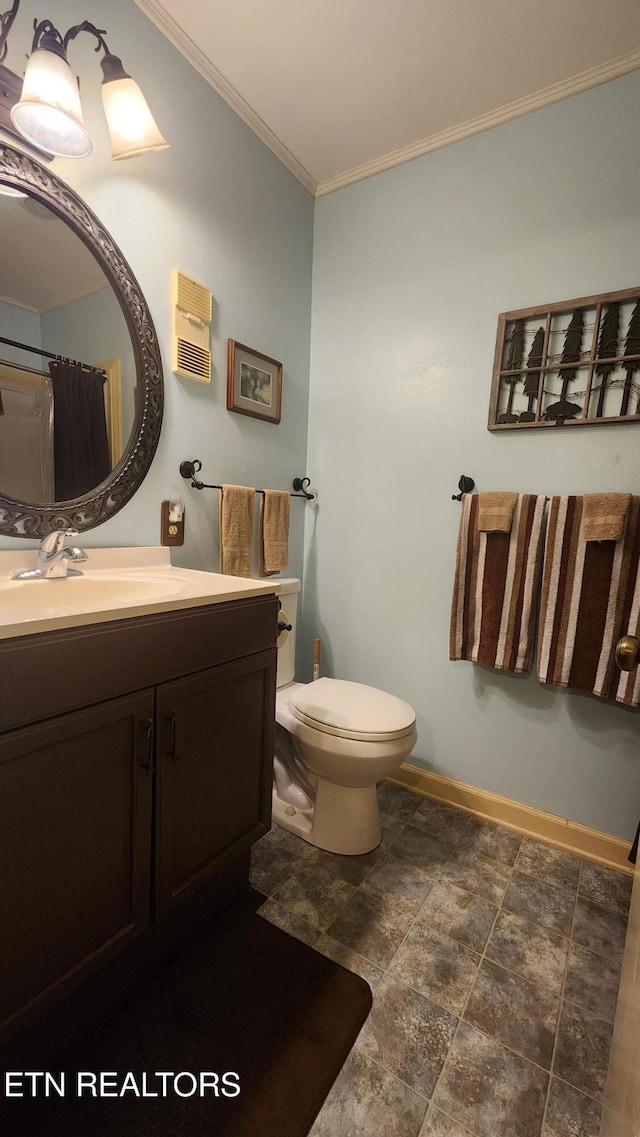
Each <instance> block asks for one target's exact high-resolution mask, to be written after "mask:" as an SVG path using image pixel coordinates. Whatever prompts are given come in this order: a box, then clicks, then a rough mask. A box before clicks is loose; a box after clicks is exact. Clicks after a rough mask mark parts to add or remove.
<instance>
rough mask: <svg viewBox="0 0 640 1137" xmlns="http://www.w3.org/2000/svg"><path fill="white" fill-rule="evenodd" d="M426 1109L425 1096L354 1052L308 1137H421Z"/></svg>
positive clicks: (364, 1056)
mask: <svg viewBox="0 0 640 1137" xmlns="http://www.w3.org/2000/svg"><path fill="white" fill-rule="evenodd" d="M426 1108H427V1103H426V1101H425V1099H424V1098H423V1097H421V1096H420V1095H419V1094H417V1093H415V1092H414V1090H411V1089H409V1087H408V1086H405V1085H404V1083H403V1082H401V1081H399V1079H398V1078H395V1077H394V1076H393V1074H390V1073H389V1072H388V1070H383V1068H382V1066H379V1065H378V1063H377V1062H372V1061H371V1060H370V1059H369V1058H367V1056H366V1055H365V1054H361V1053H360V1051H359V1050H352V1051H351V1053H350V1055H349V1057H348V1058H347V1060H346V1062H345V1064H344V1066H343V1067H342V1070H341V1071H340V1073H339V1075H338V1077H337V1079H336V1081H335V1082H334V1085H333V1088H332V1090H331V1092H330V1094H329V1096H328V1098H327V1100H326V1102H325V1103H324V1105H323V1107H322V1109H321V1111H320V1113H319V1114H318V1117H317V1119H316V1122H315V1125H314V1126H313V1129H312V1130H311V1133H310V1135H309V1137H336V1135H337V1134H341V1137H373V1135H374V1134H376V1135H377V1134H380V1135H381V1134H384V1137H418V1134H419V1132H420V1127H421V1125H422V1121H423V1118H424V1115H425V1112H426Z"/></svg>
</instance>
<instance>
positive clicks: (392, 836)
mask: <svg viewBox="0 0 640 1137" xmlns="http://www.w3.org/2000/svg"><path fill="white" fill-rule="evenodd" d="M405 825H406V821H402V820H401V818H399V817H393V815H392V814H391V813H380V828H381V830H382V837H381V839H380V844H379V845H378V848H379V849H380V850H381V851H382V852H383V853H388V852H389V849H390V848H391V846H392V845H393V843H394V841H397V839H398V837H399V836H400V834H401V833H402V830H403V829H404V827H405Z"/></svg>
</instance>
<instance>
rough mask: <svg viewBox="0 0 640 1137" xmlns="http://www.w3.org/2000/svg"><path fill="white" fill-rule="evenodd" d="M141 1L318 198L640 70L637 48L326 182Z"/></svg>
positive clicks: (169, 21) (155, 8)
mask: <svg viewBox="0 0 640 1137" xmlns="http://www.w3.org/2000/svg"><path fill="white" fill-rule="evenodd" d="M135 3H136V4H137V6H138V8H140V9H141V11H143V12H144V13H145V15H146V16H148V18H149V19H150V20H151V21H152V23H154V24H155V25H156V27H157V28H159V29H160V31H161V32H162V33H163V35H165V36H166V37H167V39H168V40H169V41H170V42H171V43H172V44H173V45H174V47H176V48H177V49H178V51H179V52H180V53H181V54H182V55H184V57H185V58H186V59H187V60H188V61H189V63H191V65H192V66H193V67H195V69H196V71H198V72H199V74H200V75H202V77H203V79H206V81H207V82H208V83H209V84H210V85H211V86H212V87H213V88H214V90H215V91H217V92H218V94H219V95H220V96H221V97H222V98H223V99H224V100H225V102H226V103H228V104H229V106H230V107H231V108H232V109H233V110H234V111H235V112H236V114H237V115H239V116H240V118H241V119H242V121H243V122H245V123H246V124H247V126H249V127H250V128H251V130H253V132H254V134H257V136H258V138H260V139H261V140H262V141H263V142H264V143H265V145H266V146H268V147H269V149H270V150H271V151H272V152H273V153H274V154H275V156H276V157H277V158H279V159H280V161H281V162H282V163H283V165H285V166H286V167H287V169H288V170H289V171H290V172H291V173H292V174H293V175H294V177H295V178H297V179H298V181H299V182H300V183H301V184H302V185H303V186H304V187H305V189H307V190H308V191H309V193H311V194H313V195H314V196H315V197H322V196H324V195H325V194H328V193H334V192H335V191H336V190H339V189H343V188H344V187H345V186H349V185H352V183H353V182H360V181H362V180H363V179H364V178H370V177H372V176H373V175H374V174H380V173H382V172H383V170H390V169H392V168H393V167H394V166H401V165H402V164H403V163H404V162H411V161H412V159H413V158H420V157H422V155H423V154H430V153H431V152H432V151H433V150H440V149H442V147H443V146H450V145H451V144H452V143H454V142H461V141H462V139H463V138H471V137H472V136H473V135H474V134H481V133H482V131H484V130H491V128H492V127H494V126H500V125H501V124H502V123H505V122H512V121H513V119H516V118H520V117H521V116H522V115H525V114H530V113H531V112H532V111H537V110H540V109H541V108H542V107H547V106H551V104H552V103H558V102H560V101H561V100H562V99H566V98H569V96H570V95H577V94H579V93H580V92H581V91H588V90H589V89H590V88H591V87H598V86H600V84H601V83H607V82H609V80H610V79H619V78H620V77H621V76H622V75H627V74H628V73H629V72H630V71H635V70H637V69H638V68H640V49H636V50H634V51H630V52H628V53H627V54H625V55H620V56H617V57H616V58H615V59H611V60H608V62H606V63H601V64H599V65H598V66H597V67H592V68H590V69H589V70H588V71H581V72H580V74H579V75H573V76H572V77H571V78H569V79H563V80H562V82H560V83H554V84H553V85H552V86H550V87H545V88H543V90H541V91H536V92H534V93H533V94H532V95H526V96H525V97H524V98H522V99H516V100H515V102H513V103H506V104H505V105H504V106H502V107H498V108H497V109H496V110H493V111H488V112H487V113H486V114H483V115H479V116H478V117H477V118H472V119H469V120H468V121H467V122H463V123H460V124H459V125H457V126H452V127H448V128H447V129H446V130H441V131H439V132H438V133H437V134H432V135H430V136H429V137H428V138H423V139H421V140H420V141H418V142H413V143H411V145H410V146H404V147H402V149H400V150H392V151H391V152H390V153H389V154H384V155H383V156H382V157H381V158H375V159H374V160H373V161H371V162H364V163H363V164H362V165H361V166H354V167H353V169H351V170H345V171H344V172H343V173H342V174H336V176H335V177H332V178H325V179H323V180H321V181H319V182H316V181H315V179H314V178H313V177H312V175H311V174H310V173H309V171H308V170H307V169H305V167H304V166H303V165H302V164H301V163H300V162H299V161H298V159H297V158H296V157H295V156H294V155H293V154H292V153H291V151H290V150H288V149H287V147H286V146H285V145H284V143H283V142H281V141H280V139H279V138H278V137H277V135H275V134H274V133H273V131H272V130H271V129H270V128H269V127H268V126H267V124H266V122H264V120H263V119H261V118H260V115H259V114H257V113H256V111H255V110H254V109H253V107H252V106H250V104H249V103H248V102H247V101H246V99H243V97H242V95H240V94H239V93H238V91H236V89H235V87H233V86H232V85H231V83H229V81H228V79H226V78H225V77H224V75H223V74H222V73H221V72H220V71H218V69H217V67H214V65H213V63H212V62H211V60H210V59H208V58H207V56H206V55H205V54H204V53H203V52H202V51H201V50H200V48H199V47H198V46H197V45H196V44H195V43H194V42H193V40H192V39H191V38H190V37H189V36H188V35H187V34H186V33H185V32H184V31H183V30H182V28H180V27H179V26H178V24H177V23H176V21H175V20H174V19H173V18H172V17H171V16H169V15H168V13H167V12H166V11H165V10H164V8H163V7H162V5H161V3H160V0H135Z"/></svg>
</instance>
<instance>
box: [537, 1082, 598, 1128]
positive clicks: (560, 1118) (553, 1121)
mask: <svg viewBox="0 0 640 1137" xmlns="http://www.w3.org/2000/svg"><path fill="white" fill-rule="evenodd" d="M601 1116H602V1106H601V1105H600V1104H599V1103H598V1102H597V1101H594V1100H593V1098H588V1097H585V1095H584V1094H581V1093H579V1092H578V1090H574V1089H573V1087H572V1086H567V1085H566V1083H565V1082H559V1081H558V1079H557V1078H552V1079H551V1088H550V1090H549V1101H548V1103H547V1113H546V1116H545V1119H544V1125H543V1126H542V1133H541V1135H540V1137H598V1134H599V1132H600V1119H601Z"/></svg>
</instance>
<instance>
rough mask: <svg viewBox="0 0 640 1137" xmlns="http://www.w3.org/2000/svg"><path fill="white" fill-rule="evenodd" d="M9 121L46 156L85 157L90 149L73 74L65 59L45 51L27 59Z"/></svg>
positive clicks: (40, 50)
mask: <svg viewBox="0 0 640 1137" xmlns="http://www.w3.org/2000/svg"><path fill="white" fill-rule="evenodd" d="M11 120H12V122H13V125H14V126H15V127H16V129H17V130H19V131H20V133H21V134H22V135H24V137H25V138H26V139H28V141H29V142H32V143H34V144H35V145H36V146H40V147H41V149H42V150H45V151H46V152H47V153H48V154H54V155H59V156H60V157H63V158H85V157H86V156H87V154H90V153H91V150H92V149H93V146H92V142H91V138H90V137H89V134H88V132H87V130H86V127H85V125H84V122H83V119H82V107H81V106H80V93H79V91H78V84H77V82H76V80H75V78H74V75H73V72H72V70H71V68H70V67H69V64H68V63H67V61H66V60H65V59H63V58H62V57H61V56H60V55H57V54H55V53H54V52H53V51H48V50H47V49H46V48H38V49H37V50H36V51H34V52H33V54H32V55H31V56H30V57H29V62H28V63H27V69H26V71H25V76H24V83H23V85H22V95H21V97H20V101H19V102H18V103H16V104H15V106H14V107H12V109H11Z"/></svg>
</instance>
